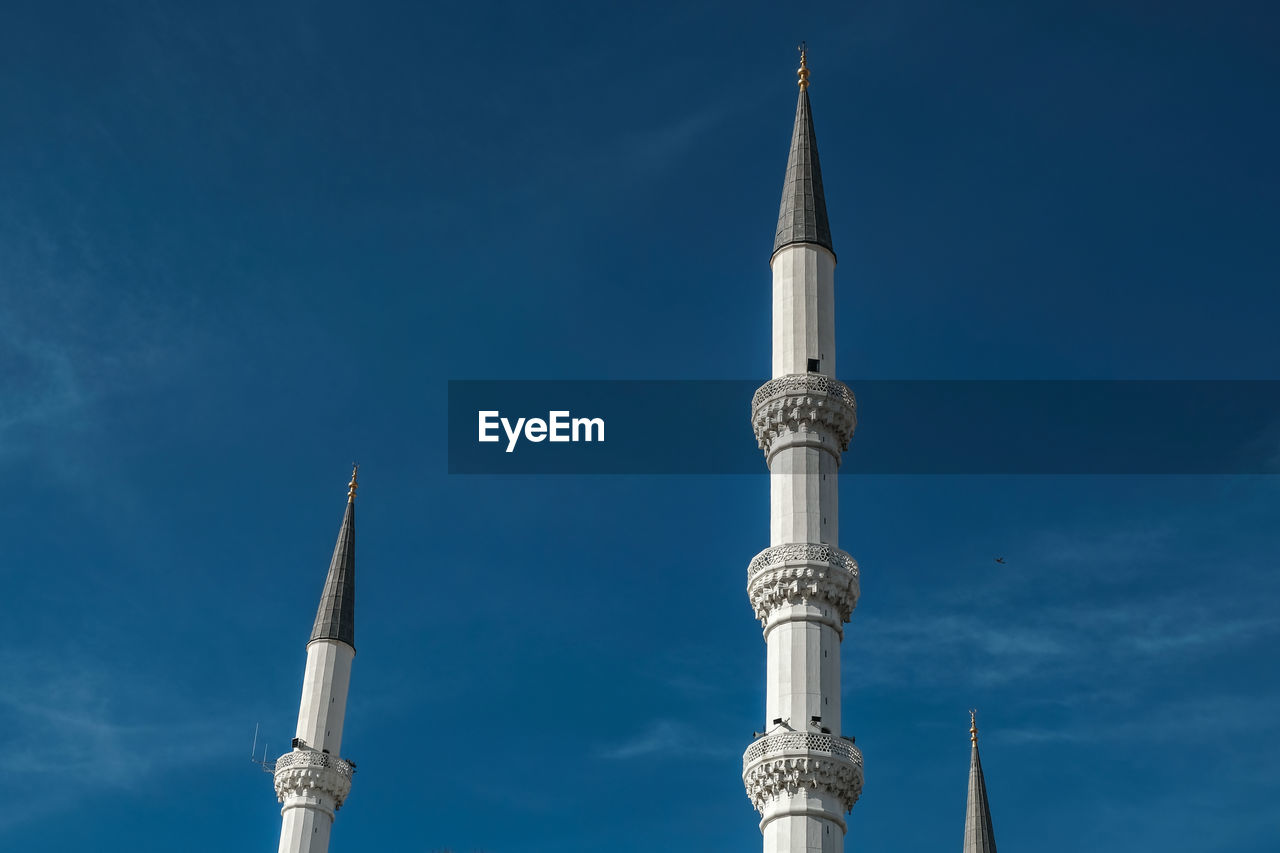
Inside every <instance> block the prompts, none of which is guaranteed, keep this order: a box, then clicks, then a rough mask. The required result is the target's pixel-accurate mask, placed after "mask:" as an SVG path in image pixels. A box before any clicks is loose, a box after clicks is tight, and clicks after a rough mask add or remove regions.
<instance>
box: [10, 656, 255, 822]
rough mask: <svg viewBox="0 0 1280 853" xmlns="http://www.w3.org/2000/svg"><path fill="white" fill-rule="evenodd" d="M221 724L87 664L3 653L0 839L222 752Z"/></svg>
mask: <svg viewBox="0 0 1280 853" xmlns="http://www.w3.org/2000/svg"><path fill="white" fill-rule="evenodd" d="M225 718H226V715H221V714H216V713H215V712H213V711H211V710H210V709H208V708H203V707H198V706H195V705H194V704H193V703H192V702H191V701H190V700H188V699H186V698H184V697H182V696H180V695H178V694H176V693H172V692H169V691H168V690H167V689H166V688H165V687H164V686H163V685H157V684H150V683H146V682H144V681H142V680H140V679H138V678H137V677H136V676H132V675H130V674H129V673H127V672H123V671H121V670H120V669H119V668H118V667H113V666H112V665H111V664H110V663H109V662H107V661H103V660H99V659H96V658H93V657H89V656H82V655H77V654H74V653H71V654H63V655H59V656H56V657H55V656H50V655H47V654H43V653H39V652H35V651H26V652H18V651H16V650H10V651H7V652H5V653H3V654H0V732H3V736H2V737H0V796H3V797H4V799H5V801H6V803H8V804H9V808H6V809H5V810H4V814H5V815H7V817H6V818H3V819H0V832H2V831H3V830H4V829H5V827H6V826H12V825H14V824H17V823H19V822H23V821H26V820H29V819H30V818H32V817H33V816H37V815H47V814H50V813H56V812H57V811H59V810H62V809H70V808H73V807H74V802H75V801H76V799H77V797H79V796H84V795H91V794H94V793H101V792H102V791H103V790H104V789H113V788H114V789H117V790H136V789H138V788H140V787H142V786H144V785H146V784H147V783H149V782H151V781H153V780H154V779H156V778H157V777H159V776H162V775H163V774H164V773H166V772H168V771H170V770H174V769H176V768H178V767H179V766H183V765H189V764H190V763H192V762H197V763H198V762H201V761H207V760H210V759H212V758H214V757H215V756H217V755H220V754H222V753H224V752H226V751H227V749H228V745H229V744H231V743H234V742H238V738H239V737H240V736H241V734H242V733H241V732H239V731H231V730H229V729H228V727H227V726H226V724H225V722H224V720H225Z"/></svg>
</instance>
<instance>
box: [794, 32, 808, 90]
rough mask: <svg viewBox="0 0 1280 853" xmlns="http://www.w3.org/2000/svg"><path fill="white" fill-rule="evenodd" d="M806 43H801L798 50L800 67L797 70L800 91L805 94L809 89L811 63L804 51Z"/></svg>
mask: <svg viewBox="0 0 1280 853" xmlns="http://www.w3.org/2000/svg"><path fill="white" fill-rule="evenodd" d="M804 44H805V43H804V42H800V46H799V47H798V48H796V50H798V51H800V67H799V68H797V69H796V75H797V76H798V77H799V78H800V91H801V92H803V91H805V90H806V89H808V88H809V63H808V61H807V57H806V54H805V49H804Z"/></svg>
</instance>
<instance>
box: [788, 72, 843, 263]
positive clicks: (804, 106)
mask: <svg viewBox="0 0 1280 853" xmlns="http://www.w3.org/2000/svg"><path fill="white" fill-rule="evenodd" d="M797 73H798V74H799V77H800V99H799V101H797V102H796V124H795V128H794V129H793V130H792V131H791V153H790V155H789V156H788V157H787V176H786V180H785V181H784V182H783V184H782V205H781V207H780V208H779V209H778V230H777V233H776V234H775V235H774V238H773V253H774V254H775V255H776V254H777V253H778V250H779V249H781V248H782V247H783V246H790V245H791V244H793V243H812V244H814V245H817V246H822V247H823V248H825V249H827V250H828V251H830V252H831V253H832V254H835V249H833V248H832V246H831V224H830V222H829V221H828V220H827V200H826V197H825V196H824V195H823V193H822V169H821V167H820V166H819V165H818V139H817V136H816V135H815V134H814V132H813V115H812V113H811V112H810V110H809V67H808V64H807V63H806V60H805V53H804V51H803V50H801V52H800V68H799V71H798V72H797Z"/></svg>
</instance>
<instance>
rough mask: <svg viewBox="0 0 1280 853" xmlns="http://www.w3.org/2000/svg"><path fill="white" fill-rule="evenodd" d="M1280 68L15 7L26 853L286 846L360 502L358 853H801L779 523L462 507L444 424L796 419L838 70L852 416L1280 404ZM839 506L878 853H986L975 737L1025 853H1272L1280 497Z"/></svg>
mask: <svg viewBox="0 0 1280 853" xmlns="http://www.w3.org/2000/svg"><path fill="white" fill-rule="evenodd" d="M1276 31H1277V19H1276V15H1275V12H1274V11H1273V10H1271V9H1268V8H1266V7H1265V6H1264V4H1260V3H1256V4H1247V3H1234V4H1233V3H1226V4H1215V5H1214V6H1213V7H1212V8H1211V7H1209V6H1208V5H1200V4H1182V3H1164V4H1130V3H1121V4H1117V3H1107V4H1103V3H1065V2H1051V3H1038V4H1034V8H1028V4H989V3H976V4H973V3H970V4H937V3H924V2H905V3H902V2H892V3H891V2H870V3H858V4H832V5H830V6H824V5H823V4H818V3H812V4H807V5H806V6H805V7H804V8H803V9H799V10H796V9H784V8H783V7H782V6H781V5H780V4H770V5H750V4H731V5H730V4H726V5H704V4H679V5H674V4H673V5H665V6H656V7H655V6H654V5H653V4H636V5H619V4H591V5H578V6H567V5H566V6H555V5H543V6H534V5H530V4H516V3H510V4H448V5H445V4H439V5H435V4H387V3H374V4H364V5H362V6H361V7H359V8H356V7H353V6H338V5H332V4H281V3H270V2H267V3H253V4H249V3H243V4H236V3H220V4H188V5H186V6H181V5H179V4H150V5H146V6H137V7H127V8H121V7H113V6H104V5H103V4H89V3H66V4H59V5H54V4H44V5H40V6H34V5H29V6H27V7H26V8H14V9H11V10H9V11H8V13H7V14H6V21H5V26H4V27H3V32H2V33H0V122H2V123H3V132H0V164H2V165H0V377H2V378H3V383H2V384H0V474H2V475H3V482H4V483H5V486H6V488H5V493H6V499H5V501H4V507H5V511H4V512H3V513H0V536H3V541H4V542H5V547H4V549H3V553H4V558H3V559H2V560H0V577H2V578H3V583H4V588H5V591H6V595H5V598H4V600H5V602H6V605H7V607H6V611H7V612H6V617H5V626H6V639H5V642H4V643H3V644H0V770H2V771H3V772H0V803H2V804H3V805H0V847H3V848H5V849H10V850H23V851H54V850H68V849H92V850H104V851H114V850H128V851H131V853H136V851H152V850H154V851H169V850H173V849H176V848H175V842H174V841H173V839H174V838H175V837H179V838H182V839H183V841H182V843H181V844H180V845H177V847H178V848H180V849H183V850H191V851H223V850H227V849H235V850H263V851H267V850H274V849H275V844H276V835H277V833H278V826H279V817H278V812H277V807H276V805H275V803H274V797H273V794H272V791H271V787H270V782H269V780H268V778H267V777H266V776H264V775H262V774H261V773H258V772H256V771H255V770H254V768H253V767H252V766H251V765H250V764H249V763H248V761H247V755H248V750H249V744H250V739H251V738H252V735H253V729H254V725H255V723H261V724H262V727H263V731H264V732H265V734H266V736H267V737H268V738H269V739H270V740H271V742H272V749H273V751H275V750H277V749H282V747H283V746H284V744H285V743H286V742H287V739H288V737H289V736H290V735H291V734H292V729H293V724H294V719H295V715H296V711H297V702H298V694H299V687H300V682H301V674H302V663H303V644H304V642H305V640H306V637H307V633H308V631H309V629H310V625H311V620H312V618H313V615H314V609H315V606H316V602H317V600H318V597H319V593H320V587H321V584H322V581H323V575H324V571H325V568H326V566H327V561H328V557H329V553H330V551H331V549H332V547H333V541H334V538H335V536H336V534H337V529H338V524H339V521H340V519H341V513H342V506H343V500H344V495H345V483H346V481H347V475H348V467H347V466H348V465H349V463H350V461H351V460H352V459H359V460H360V462H361V465H362V489H361V493H360V514H359V526H358V531H359V532H358V543H359V544H358V557H357V567H358V568H357V571H358V577H359V587H358V588H359V594H358V598H357V601H358V614H359V618H358V628H357V646H358V648H359V655H358V656H357V659H356V663H355V673H354V680H353V687H352V699H351V702H350V706H349V709H348V710H349V723H348V728H347V732H346V737H345V739H344V752H345V753H347V754H348V755H349V756H350V757H352V758H354V759H355V760H356V761H357V762H358V763H359V765H360V772H359V774H358V776H357V779H356V785H355V788H354V791H353V793H352V795H351V798H350V800H349V801H348V804H347V806H346V807H345V808H344V809H343V811H342V812H341V814H340V816H339V820H338V823H337V826H336V829H335V836H334V849H335V850H384V849H395V850H404V851H424V853H425V851H432V850H440V849H444V848H453V849H455V850H459V851H467V850H485V851H491V852H492V853H508V852H509V853H534V851H598V850H605V849H607V850H614V851H620V852H621V853H625V851H640V850H645V851H649V850H654V849H663V850H673V851H690V853H693V851H698V853H702V851H729V850H743V849H753V848H754V847H755V846H756V845H757V844H758V843H759V834H758V830H757V828H756V816H755V814H754V812H753V811H752V809H751V807H750V805H749V804H748V802H747V800H746V798H745V796H744V794H743V791H742V787H741V783H740V780H739V778H738V776H739V773H740V756H741V751H742V750H743V749H744V748H745V746H746V745H747V743H748V742H749V740H750V736H751V732H752V730H753V729H755V728H758V726H759V724H760V723H761V722H762V720H761V717H762V714H763V669H764V646H763V643H762V642H761V639H760V634H759V628H758V625H757V623H755V622H754V621H753V619H752V618H751V613H750V609H749V607H748V605H747V601H746V596H745V593H744V590H743V586H744V577H745V567H746V564H747V562H748V561H749V560H750V558H751V557H752V556H753V555H754V554H755V553H756V552H757V551H758V550H759V549H760V548H761V547H763V546H764V544H765V541H766V536H767V513H768V505H767V483H766V481H765V479H764V477H763V476H760V477H749V476H725V477H665V478H664V477H644V476H630V477H546V478H522V477H498V476H489V477H462V476H454V477H450V476H448V475H446V473H445V468H446V460H445V456H444V438H445V432H444V430H445V405H444V401H445V389H446V385H445V383H446V381H447V380H448V379H472V378H487V379H504V378H511V379H515V378H548V379H568V378H573V379H599V380H602V381H604V380H608V379H612V378H632V379H635V378H644V379H699V378H705V379H711V378H714V379H748V378H751V379H754V378H761V377H763V375H764V374H765V373H766V372H767V370H768V364H769V358H768V352H769V349H768V348H769V340H768V332H769V324H768V312H769V300H768V293H769V271H768V265H767V262H768V254H769V250H770V247H771V240H772V235H773V227H774V221H775V217H776V212H777V205H778V195H779V191H780V186H781V182H782V173H783V167H784V164H785V157H786V148H787V142H788V139H789V134H790V130H791V121H792V116H793V110H794V97H795V89H794V76H793V69H794V67H795V53H794V45H795V44H796V43H798V42H799V41H800V40H801V39H807V40H808V42H809V45H810V50H811V52H810V56H811V66H812V68H813V88H812V90H811V93H812V96H813V108H814V115H815V122H816V126H817V132H818V138H819V143H820V148H821V152H822V165H823V173H824V178H825V184H826V195H827V200H828V205H829V207H830V214H831V222H832V229H833V234H834V239H835V244H836V250H837V252H838V253H839V257H840V265H839V268H838V270H837V292H838V297H837V298H838V311H839V316H838V318H837V330H838V337H839V341H840V352H839V361H840V364H841V373H842V374H843V376H844V377H845V378H846V379H848V380H849V381H850V382H851V384H853V386H854V389H855V391H856V389H857V380H858V379H859V378H864V379H902V378H921V379H953V378H954V379H962V378H963V379H972V378H978V379H988V378H1018V379H1061V378H1073V379H1076V378H1082V379H1115V378H1136V379H1178V378H1185V379H1216V378H1253V379H1280V375H1277V372H1276V367H1275V365H1276V364H1277V363H1278V362H1280V344H1277V339H1276V335H1275V318H1276V316H1277V315H1278V314H1280V291H1278V290H1277V288H1276V287H1275V282H1276V280H1277V272H1278V271H1280V259H1278V258H1277V249H1276V244H1275V239H1274V238H1275V234H1276V230H1277V229H1276V226H1277V221H1278V219H1280V181H1278V180H1277V173H1276V168H1277V167H1276V159H1275V156H1274V152H1275V151H1276V150H1278V149H1280V119H1277V112H1276V110H1275V109H1274V103H1275V97H1276V89H1277V79H1280V76H1278V73H1280V58H1278V57H1277V54H1276V52H1275V51H1274V43H1275V39H1276V34H1277V32H1276ZM1190 404H1194V401H1190ZM743 429H744V430H746V429H747V424H746V418H745V415H744V418H743ZM661 433H662V435H664V436H667V435H669V436H672V437H679V438H680V439H681V440H707V441H714V440H715V436H703V435H699V434H698V433H697V430H696V428H694V429H688V428H676V429H663V430H661ZM856 440H857V439H856V438H855V442H856ZM761 471H762V474H763V466H762V468H761ZM846 473H848V474H851V475H852V476H847V477H845V478H844V479H843V481H842V482H843V486H842V509H841V511H842V517H841V521H842V525H841V527H842V542H841V544H842V546H843V547H844V548H845V549H846V550H848V551H849V552H851V553H852V554H853V555H854V556H856V557H857V558H858V559H859V562H860V563H861V566H862V584H863V586H862V589H863V597H862V601H861V603H860V605H859V608H858V611H857V612H856V614H855V616H854V621H853V623H852V625H851V626H850V627H849V630H848V632H847V634H846V640H845V644H844V649H845V658H844V668H845V671H844V676H845V719H844V728H845V731H846V732H850V733H853V734H856V735H857V738H858V743H859V746H861V747H862V748H863V751H864V753H865V756H866V766H867V785H866V789H865V793H864V796H863V799H862V801H861V802H860V803H859V805H858V806H857V807H856V808H855V810H854V814H853V816H852V818H851V824H850V834H849V842H848V843H849V849H851V850H853V849H858V850H870V851H877V850H890V849H901V850H926V849H944V850H945V849H947V847H948V846H952V847H958V846H959V844H960V840H961V832H962V822H963V807H964V795H965V784H966V776H967V762H968V743H967V727H968V718H967V714H966V713H965V709H967V708H969V707H972V706H975V705H976V706H977V707H979V708H980V709H981V722H982V725H983V741H982V742H983V756H984V766H985V768H986V771H987V779H988V785H989V789H990V794H991V802H992V808H993V813H994V819H995V828H996V832H997V837H998V838H999V840H1000V843H1001V845H1004V846H1008V847H1009V848H1010V849H1013V848H1015V847H1020V848H1022V849H1036V850H1039V851H1042V853H1057V851H1068V850H1070V851H1075V850H1079V849H1081V848H1082V847H1086V846H1087V847H1088V848H1090V849H1094V850H1098V851H1121V850H1124V851H1129V850H1134V849H1162V850H1165V851H1169V853H1177V851H1191V850H1195V851H1197V853H1201V852H1202V851H1239V852H1240V853H1248V851H1262V850H1273V849H1275V846H1276V843H1277V839H1280V816H1278V815H1277V812H1276V810H1275V808H1274V803H1275V800H1276V797H1277V795H1278V794H1280V782H1278V781H1277V779H1276V775H1275V771H1274V768H1275V766H1276V764H1277V761H1278V760H1280V746H1277V744H1280V722H1278V718H1277V715H1276V714H1275V708H1276V707H1277V704H1278V703H1280V658H1278V657H1277V655H1276V654H1275V648H1276V643H1277V640H1278V639H1280V616H1278V615H1277V612H1276V608H1275V602H1276V601H1277V596H1278V595H1280V579H1277V576H1276V573H1275V566H1276V555H1277V552H1278V548H1280V533H1278V532H1277V529H1278V528H1277V525H1276V517H1277V509H1278V508H1280V484H1278V483H1277V481H1276V479H1275V478H1267V477H1146V478H1140V477H1071V476H1062V477H993V476H988V477H982V476H972V477H925V476H915V477H893V476H874V477H871V476H861V477H860V476H858V474H857V472H856V471H849V472H846ZM997 554H999V555H1003V556H1005V557H1006V558H1007V560H1008V562H1007V564H1006V565H1004V566H999V565H996V564H995V563H994V562H993V560H992V557H993V556H995V555H997Z"/></svg>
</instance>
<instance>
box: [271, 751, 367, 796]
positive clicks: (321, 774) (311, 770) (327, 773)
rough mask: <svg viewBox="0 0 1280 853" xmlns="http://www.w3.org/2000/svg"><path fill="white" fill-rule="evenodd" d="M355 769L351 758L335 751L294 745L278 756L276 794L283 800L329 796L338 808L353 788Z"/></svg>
mask: <svg viewBox="0 0 1280 853" xmlns="http://www.w3.org/2000/svg"><path fill="white" fill-rule="evenodd" d="M354 772H355V767H354V766H353V765H352V764H351V762H350V761H347V760H345V759H342V758H338V757H337V756H335V755H330V754H329V753H327V752H319V751H317V750H314V749H295V750H294V751H293V752H286V753H285V754H284V755H282V756H280V757H279V758H277V759H276V772H275V785H276V798H277V799H278V800H279V801H280V802H282V803H283V802H284V801H285V799H286V798H287V797H321V798H329V799H332V800H333V808H334V810H335V811H336V810H337V809H340V808H342V803H343V801H344V800H346V798H347V794H349V793H350V792H351V774H352V773H354Z"/></svg>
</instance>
